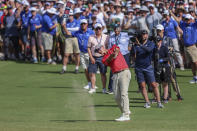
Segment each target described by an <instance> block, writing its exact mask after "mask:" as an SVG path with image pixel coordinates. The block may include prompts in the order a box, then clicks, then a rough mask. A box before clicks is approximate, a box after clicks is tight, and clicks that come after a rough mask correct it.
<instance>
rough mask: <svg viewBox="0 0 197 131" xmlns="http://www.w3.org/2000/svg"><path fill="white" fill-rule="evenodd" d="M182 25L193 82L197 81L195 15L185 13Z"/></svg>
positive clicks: (196, 27) (196, 26)
mask: <svg viewBox="0 0 197 131" xmlns="http://www.w3.org/2000/svg"><path fill="white" fill-rule="evenodd" d="M175 18H176V17H175ZM180 27H181V29H182V30H183V41H184V48H185V52H186V55H187V56H188V58H189V60H190V61H191V63H192V64H191V65H192V74H193V80H191V81H190V83H191V84H193V83H197V76H196V70H197V48H196V30H197V21H195V22H193V17H192V16H191V15H190V14H187V15H185V21H180Z"/></svg>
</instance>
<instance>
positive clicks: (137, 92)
mask: <svg viewBox="0 0 197 131" xmlns="http://www.w3.org/2000/svg"><path fill="white" fill-rule="evenodd" d="M128 93H140V92H139V91H128Z"/></svg>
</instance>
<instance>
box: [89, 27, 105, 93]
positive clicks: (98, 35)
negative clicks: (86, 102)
mask: <svg viewBox="0 0 197 131" xmlns="http://www.w3.org/2000/svg"><path fill="white" fill-rule="evenodd" d="M94 26H95V27H94V29H95V35H94V36H90V38H89V40H88V54H89V56H90V63H89V66H88V73H89V76H90V80H91V89H90V90H89V93H90V94H92V93H94V92H96V89H95V82H96V75H95V74H96V72H97V69H98V68H99V69H100V74H101V80H102V86H103V91H102V92H103V93H106V80H107V79H106V72H107V68H106V67H105V65H104V64H103V63H102V61H101V60H102V58H103V56H102V55H101V54H100V53H98V49H99V48H100V47H101V46H104V47H105V48H107V45H108V41H109V37H108V36H107V35H105V34H103V33H102V25H101V24H100V23H97V24H95V25H94Z"/></svg>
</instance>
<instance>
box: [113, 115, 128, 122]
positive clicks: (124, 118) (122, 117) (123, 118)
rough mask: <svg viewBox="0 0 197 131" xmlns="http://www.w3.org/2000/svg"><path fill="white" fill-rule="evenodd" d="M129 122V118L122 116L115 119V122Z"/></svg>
mask: <svg viewBox="0 0 197 131" xmlns="http://www.w3.org/2000/svg"><path fill="white" fill-rule="evenodd" d="M129 120H130V117H129V116H125V115H122V116H121V117H120V118H118V119H115V121H129Z"/></svg>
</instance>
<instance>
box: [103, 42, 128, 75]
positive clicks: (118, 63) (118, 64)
mask: <svg viewBox="0 0 197 131" xmlns="http://www.w3.org/2000/svg"><path fill="white" fill-rule="evenodd" d="M115 48H119V47H118V46H117V45H113V46H112V48H111V49H109V50H108V52H107V54H105V55H104V56H103V59H102V62H103V64H105V65H106V66H110V68H111V70H112V72H113V73H117V72H120V71H122V70H125V69H128V68H129V67H128V65H127V63H126V61H125V59H124V57H123V55H122V54H121V53H120V52H119V53H118V56H117V57H116V58H112V60H111V61H110V62H109V63H108V62H107V61H106V60H107V59H108V57H109V56H110V55H111V54H112V53H113V51H114V49H115Z"/></svg>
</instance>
